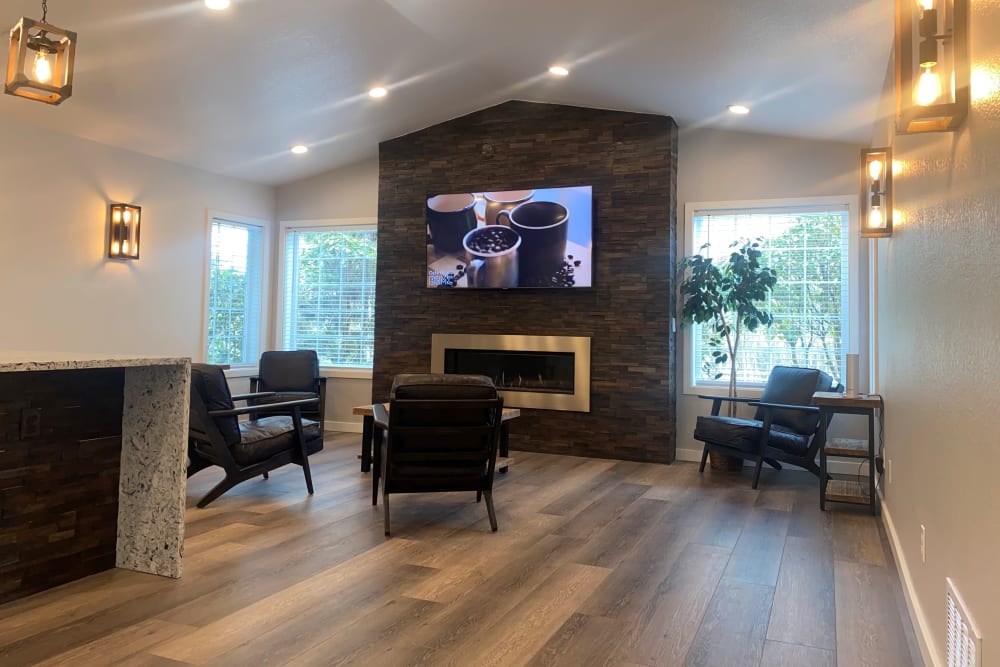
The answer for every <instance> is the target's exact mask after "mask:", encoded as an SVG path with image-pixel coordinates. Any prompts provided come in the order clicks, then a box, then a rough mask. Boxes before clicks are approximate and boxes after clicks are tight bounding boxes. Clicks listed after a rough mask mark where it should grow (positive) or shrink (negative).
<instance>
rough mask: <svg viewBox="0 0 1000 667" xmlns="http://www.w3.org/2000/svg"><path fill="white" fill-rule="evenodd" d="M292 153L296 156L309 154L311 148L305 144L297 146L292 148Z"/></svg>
mask: <svg viewBox="0 0 1000 667" xmlns="http://www.w3.org/2000/svg"><path fill="white" fill-rule="evenodd" d="M292 152H293V153H295V154H296V155H303V154H304V153H308V152H309V147H308V146H306V145H303V144H295V145H294V146H292Z"/></svg>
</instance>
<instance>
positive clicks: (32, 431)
mask: <svg viewBox="0 0 1000 667" xmlns="http://www.w3.org/2000/svg"><path fill="white" fill-rule="evenodd" d="M41 434H42V411H41V409H40V408H21V440H28V439H30V438H37V437H38V436H40V435H41Z"/></svg>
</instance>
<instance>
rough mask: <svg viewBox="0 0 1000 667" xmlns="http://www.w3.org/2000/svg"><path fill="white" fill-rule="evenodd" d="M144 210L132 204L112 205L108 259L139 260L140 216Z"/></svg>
mask: <svg viewBox="0 0 1000 667" xmlns="http://www.w3.org/2000/svg"><path fill="white" fill-rule="evenodd" d="M141 213H142V208H140V207H138V206H133V205H131V204H112V205H111V214H110V218H111V229H110V233H109V235H108V238H109V242H108V257H110V258H111V259H139V216H140V215H141Z"/></svg>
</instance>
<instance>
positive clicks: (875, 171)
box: [868, 160, 882, 181]
mask: <svg viewBox="0 0 1000 667" xmlns="http://www.w3.org/2000/svg"><path fill="white" fill-rule="evenodd" d="M868 175H869V176H871V177H872V180H873V181H877V180H878V179H879V176H881V175H882V160H872V161H871V162H869V163H868Z"/></svg>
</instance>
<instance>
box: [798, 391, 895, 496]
mask: <svg viewBox="0 0 1000 667" xmlns="http://www.w3.org/2000/svg"><path fill="white" fill-rule="evenodd" d="M812 402H813V405H816V406H818V407H819V411H820V420H819V423H820V426H819V428H820V432H819V435H818V437H820V438H822V442H823V447H822V448H821V449H820V452H819V471H820V472H819V480H820V481H819V508H820V509H821V510H825V509H826V503H827V501H829V502H834V503H849V504H852V505H868V506H869V507H870V508H871V512H872V514H878V513H879V497H878V493H877V492H876V490H875V479H876V474H877V472H876V468H875V455H876V445H875V411H876V410H879V411H881V410H883V405H882V399H881V398H880V397H878V396H872V395H861V396H857V397H848V396H844V395H843V394H841V393H837V392H826V391H818V392H816V393H815V394H813V400H812ZM835 414H849V415H866V416H867V417H868V442H867V443H864V442H862V441H860V440H841V441H834V442H828V441H827V428H828V427H829V425H830V419H831V418H832V417H833V415H835ZM883 418H884V417H883ZM866 444H867V446H865V445H866ZM828 456H845V457H849V458H856V459H868V479H867V483H865V482H863V481H854V480H842V479H830V477H829V475H828V474H827V457H828Z"/></svg>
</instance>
